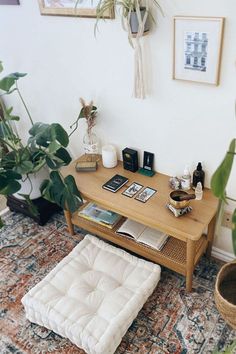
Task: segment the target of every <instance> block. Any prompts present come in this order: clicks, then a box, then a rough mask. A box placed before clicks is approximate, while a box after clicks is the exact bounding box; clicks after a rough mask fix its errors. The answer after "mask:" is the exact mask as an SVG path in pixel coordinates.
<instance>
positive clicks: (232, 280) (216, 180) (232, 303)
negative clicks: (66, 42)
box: [211, 138, 236, 329]
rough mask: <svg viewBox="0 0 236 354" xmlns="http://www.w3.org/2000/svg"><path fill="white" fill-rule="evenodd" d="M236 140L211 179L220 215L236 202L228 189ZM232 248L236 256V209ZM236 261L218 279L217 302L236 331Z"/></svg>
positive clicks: (223, 270) (216, 288) (235, 210)
mask: <svg viewBox="0 0 236 354" xmlns="http://www.w3.org/2000/svg"><path fill="white" fill-rule="evenodd" d="M235 146H236V139H235V138H234V139H232V141H231V142H230V145H229V148H228V151H227V152H226V155H225V157H224V159H223V161H222V162H221V164H220V165H219V167H218V168H217V170H216V171H215V173H214V174H213V176H212V179H211V189H212V191H213V193H214V195H215V196H216V197H218V198H219V199H220V208H219V215H218V217H219V216H220V215H222V214H221V211H222V210H223V207H224V203H227V201H228V200H230V201H232V202H235V201H236V200H235V198H232V197H229V196H228V195H227V192H226V187H227V184H228V180H229V177H230V174H231V170H232V166H233V162H234V157H235V155H236V151H235ZM232 246H233V251H234V254H235V255H236V209H234V212H233V216H232ZM235 284H236V260H234V261H233V262H231V263H227V264H225V265H224V266H223V268H222V271H220V272H219V273H218V275H217V278H216V284H215V302H216V306H217V309H218V311H219V312H220V314H221V315H222V317H223V318H224V319H225V321H226V322H227V323H228V324H229V325H230V326H231V327H233V328H234V329H236V320H235V319H236V285H235Z"/></svg>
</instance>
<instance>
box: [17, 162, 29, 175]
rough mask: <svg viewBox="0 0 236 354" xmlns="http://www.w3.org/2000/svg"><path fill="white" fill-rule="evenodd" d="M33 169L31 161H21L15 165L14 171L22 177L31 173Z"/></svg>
mask: <svg viewBox="0 0 236 354" xmlns="http://www.w3.org/2000/svg"><path fill="white" fill-rule="evenodd" d="M33 168H34V165H33V163H32V162H31V161H21V162H20V163H19V164H17V165H16V166H15V168H14V170H15V171H16V172H17V173H20V174H22V175H26V174H27V173H31V172H32V170H33Z"/></svg>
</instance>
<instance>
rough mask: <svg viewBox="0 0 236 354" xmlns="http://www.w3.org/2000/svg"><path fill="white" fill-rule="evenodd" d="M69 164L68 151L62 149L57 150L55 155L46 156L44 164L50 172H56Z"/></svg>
mask: <svg viewBox="0 0 236 354" xmlns="http://www.w3.org/2000/svg"><path fill="white" fill-rule="evenodd" d="M70 162H71V157H70V155H69V153H68V151H67V150H66V149H64V148H60V149H58V150H57V151H56V152H55V154H48V156H47V157H46V163H47V165H48V167H49V168H50V169H51V170H58V169H59V168H60V167H62V166H66V165H68V164H69V163H70Z"/></svg>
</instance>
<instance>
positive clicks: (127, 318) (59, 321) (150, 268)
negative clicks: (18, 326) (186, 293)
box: [22, 235, 161, 354]
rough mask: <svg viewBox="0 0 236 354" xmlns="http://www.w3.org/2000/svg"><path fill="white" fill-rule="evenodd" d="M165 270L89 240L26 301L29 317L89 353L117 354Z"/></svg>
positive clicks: (119, 250) (63, 262)
mask: <svg viewBox="0 0 236 354" xmlns="http://www.w3.org/2000/svg"><path fill="white" fill-rule="evenodd" d="M160 273H161V270H160V266H159V265H156V264H153V263H151V262H148V261H145V260H143V259H140V258H138V257H135V256H132V255H130V254H129V253H127V252H125V251H123V250H121V249H119V248H116V247H113V246H111V245H109V244H107V243H105V242H103V241H102V240H99V239H98V238H96V237H94V236H91V235H87V236H85V238H84V239H83V240H82V241H81V242H80V243H79V244H78V245H77V246H76V247H75V248H74V249H73V250H72V252H71V253H69V255H68V256H66V257H65V258H64V259H63V260H62V261H61V262H60V263H59V264H58V265H57V266H56V267H55V268H54V269H53V270H52V271H51V272H50V273H49V274H48V275H47V276H46V277H45V278H44V279H43V280H42V281H41V282H40V283H38V284H37V285H36V286H35V287H34V288H32V289H31V290H30V291H29V292H28V293H27V294H26V295H25V296H24V297H23V298H22V303H23V305H24V308H25V311H26V317H27V318H28V319H29V320H30V321H31V322H33V323H36V324H39V325H41V326H44V327H46V328H48V329H51V330H53V331H54V332H56V333H58V334H59V335H61V336H63V337H66V338H69V339H70V340H71V342H73V343H74V344H76V345H77V346H78V347H80V348H82V349H84V350H85V351H86V352H87V353H88V354H95V353H100V354H110V353H114V351H115V350H116V348H117V346H118V345H119V343H120V342H121V340H122V337H123V336H124V334H125V332H126V331H127V329H128V328H129V326H130V325H131V323H132V321H133V320H134V318H135V317H136V316H137V314H138V312H139V311H140V309H141V308H142V306H143V305H144V303H145V302H146V300H147V298H148V297H149V296H150V295H151V294H152V292H153V290H154V288H155V287H156V285H157V283H158V281H159V279H160Z"/></svg>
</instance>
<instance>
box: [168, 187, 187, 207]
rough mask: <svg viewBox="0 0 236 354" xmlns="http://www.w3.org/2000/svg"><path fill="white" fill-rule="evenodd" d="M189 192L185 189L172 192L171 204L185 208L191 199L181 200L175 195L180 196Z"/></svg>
mask: <svg viewBox="0 0 236 354" xmlns="http://www.w3.org/2000/svg"><path fill="white" fill-rule="evenodd" d="M187 194H188V193H187V192H185V191H173V192H171V193H170V198H169V200H170V204H171V205H172V206H173V207H174V208H176V209H181V208H185V207H187V206H188V205H189V203H190V200H181V201H177V200H175V197H179V196H182V195H187Z"/></svg>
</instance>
